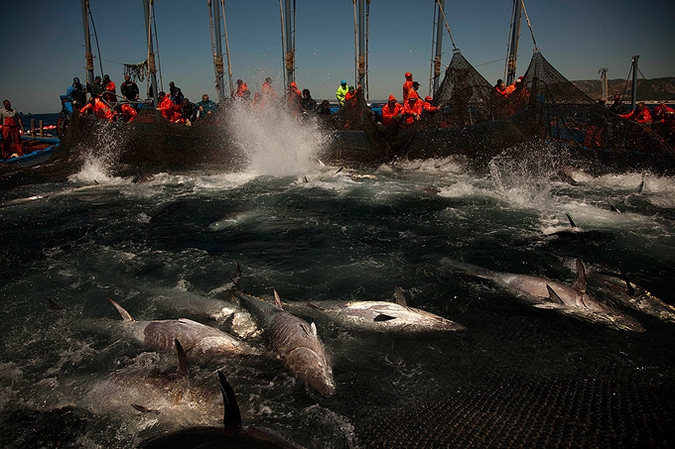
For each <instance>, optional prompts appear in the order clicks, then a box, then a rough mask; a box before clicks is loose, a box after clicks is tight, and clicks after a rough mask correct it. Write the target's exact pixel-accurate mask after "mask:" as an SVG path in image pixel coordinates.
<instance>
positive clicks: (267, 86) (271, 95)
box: [260, 76, 279, 107]
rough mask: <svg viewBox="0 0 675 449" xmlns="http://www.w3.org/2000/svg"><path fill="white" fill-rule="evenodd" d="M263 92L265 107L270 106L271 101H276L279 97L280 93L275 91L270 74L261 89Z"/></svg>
mask: <svg viewBox="0 0 675 449" xmlns="http://www.w3.org/2000/svg"><path fill="white" fill-rule="evenodd" d="M260 93H261V94H262V105H263V107H267V106H270V104H271V103H273V102H276V101H277V100H278V99H279V95H277V93H276V92H275V91H274V88H273V87H272V78H270V77H269V76H268V77H267V78H265V82H264V83H263V85H262V88H261V89H260Z"/></svg>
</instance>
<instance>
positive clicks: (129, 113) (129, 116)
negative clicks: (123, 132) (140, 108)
mask: <svg viewBox="0 0 675 449" xmlns="http://www.w3.org/2000/svg"><path fill="white" fill-rule="evenodd" d="M137 115H138V112H136V109H135V108H134V107H133V106H131V105H130V104H126V103H122V104H120V110H119V112H118V116H119V118H121V119H122V120H124V121H125V122H132V121H133V120H134V119H135V118H136V116H137Z"/></svg>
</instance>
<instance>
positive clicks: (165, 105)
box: [157, 92, 175, 120]
mask: <svg viewBox="0 0 675 449" xmlns="http://www.w3.org/2000/svg"><path fill="white" fill-rule="evenodd" d="M174 106H175V105H174V104H173V101H171V97H170V96H168V95H167V94H166V93H164V92H160V93H159V105H157V109H158V110H159V112H161V113H162V115H163V116H164V118H165V119H167V120H173V112H174V109H175V107H174Z"/></svg>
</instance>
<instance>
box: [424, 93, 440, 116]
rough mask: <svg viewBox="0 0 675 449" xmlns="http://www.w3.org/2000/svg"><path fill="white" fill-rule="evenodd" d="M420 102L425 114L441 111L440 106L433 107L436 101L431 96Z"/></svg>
mask: <svg viewBox="0 0 675 449" xmlns="http://www.w3.org/2000/svg"><path fill="white" fill-rule="evenodd" d="M419 101H420V102H421V103H422V109H423V110H424V112H436V111H438V110H439V109H441V108H439V107H438V106H433V105H432V104H431V102H432V101H434V99H433V98H431V97H430V96H429V95H427V96H426V97H424V100H422V99H420V100H419Z"/></svg>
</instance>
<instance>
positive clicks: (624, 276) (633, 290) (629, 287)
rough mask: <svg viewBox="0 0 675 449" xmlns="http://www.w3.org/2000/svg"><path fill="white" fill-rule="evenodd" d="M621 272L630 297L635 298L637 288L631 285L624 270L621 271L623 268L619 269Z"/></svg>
mask: <svg viewBox="0 0 675 449" xmlns="http://www.w3.org/2000/svg"><path fill="white" fill-rule="evenodd" d="M619 270H620V271H621V278H622V279H623V281H624V282H625V283H626V289H627V290H628V296H633V295H634V294H635V288H634V287H633V285H632V284H631V283H630V280H628V276H626V272H625V271H623V269H621V268H619Z"/></svg>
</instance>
